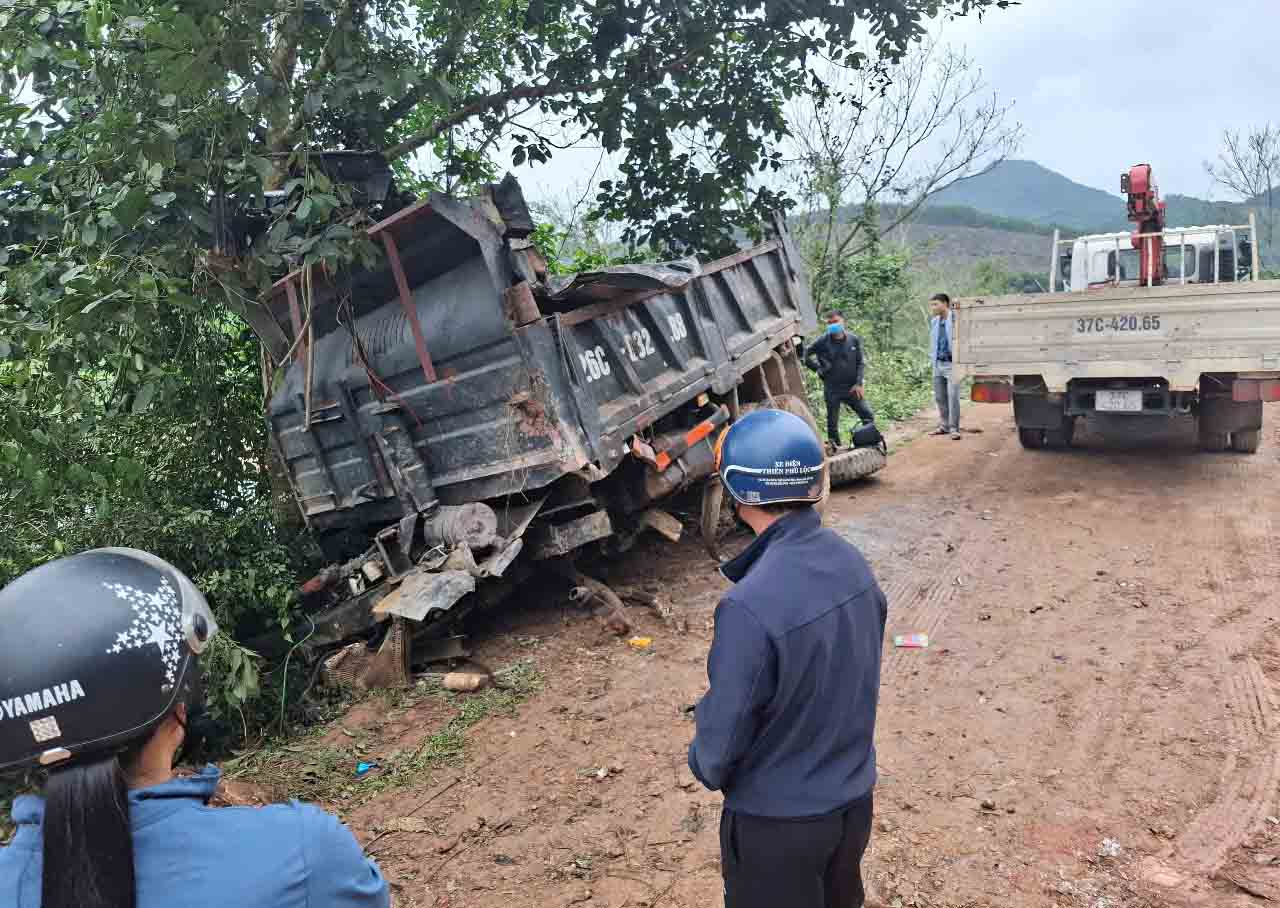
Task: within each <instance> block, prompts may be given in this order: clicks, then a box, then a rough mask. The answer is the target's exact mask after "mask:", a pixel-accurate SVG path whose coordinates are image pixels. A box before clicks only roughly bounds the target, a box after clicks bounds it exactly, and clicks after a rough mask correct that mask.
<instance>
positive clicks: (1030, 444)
mask: <svg viewBox="0 0 1280 908" xmlns="http://www.w3.org/2000/svg"><path fill="white" fill-rule="evenodd" d="M1018 441H1020V442H1022V446H1023V447H1024V448H1027V449H1028V450H1031V451H1038V450H1040V449H1041V448H1043V447H1044V429H1019V430H1018Z"/></svg>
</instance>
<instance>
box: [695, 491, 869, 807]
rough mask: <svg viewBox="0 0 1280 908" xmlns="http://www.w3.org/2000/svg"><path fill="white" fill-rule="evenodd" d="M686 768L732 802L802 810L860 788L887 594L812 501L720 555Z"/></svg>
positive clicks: (836, 802)
mask: <svg viewBox="0 0 1280 908" xmlns="http://www.w3.org/2000/svg"><path fill="white" fill-rule="evenodd" d="M722 570H723V572H724V575H725V576H726V577H728V578H729V579H730V580H732V581H734V583H735V584H736V586H734V588H733V589H732V590H730V591H729V593H727V594H726V595H725V597H724V598H723V599H722V600H721V601H720V604H719V606H717V608H716V621H715V625H716V626H715V639H714V640H713V641H712V644H711V653H710V655H709V656H708V657H707V675H708V677H709V679H710V682H711V686H710V689H709V690H708V691H707V693H706V696H704V697H703V698H702V700H701V701H700V702H699V703H698V708H697V713H696V716H697V733H696V735H695V736H694V739H693V743H692V744H691V745H690V746H689V768H690V769H691V770H692V771H693V774H694V775H695V776H697V777H698V780H699V781H701V782H702V784H703V785H705V786H706V787H707V788H710V789H711V790H712V791H716V790H720V791H723V792H724V799H725V806H726V807H727V808H729V809H730V810H736V811H739V812H741V813H746V814H752V815H755V816H761V817H785V818H797V817H811V816H820V815H823V814H827V813H831V812H833V811H836V810H839V809H841V808H843V807H845V806H847V805H849V804H851V803H853V802H854V801H857V800H859V799H861V798H863V797H864V796H866V795H867V794H868V793H869V792H870V791H871V789H872V788H873V787H874V786H875V782H876V751H875V744H874V741H873V738H874V734H875V724H876V701H877V698H878V697H879V693H880V652H881V647H882V646H883V644H884V626H885V619H886V617H887V603H886V602H885V598H884V593H882V592H881V591H880V587H879V586H878V585H877V584H876V580H875V577H873V576H872V574H871V569H870V567H868V565H867V562H866V560H865V559H864V558H863V557H862V554H861V553H860V552H859V551H858V550H857V549H856V548H854V547H853V546H852V545H850V544H849V543H848V542H846V541H845V540H844V539H842V538H841V537H840V536H838V535H837V534H836V533H834V532H833V531H831V530H829V529H826V528H824V527H823V526H822V521H821V518H820V517H819V515H818V513H817V512H816V511H813V510H811V509H810V510H802V511H799V512H797V513H794V514H790V515H788V516H786V517H783V518H782V519H781V520H779V521H777V522H776V523H774V524H773V525H772V526H770V527H769V529H767V530H766V531H765V532H764V533H762V534H761V535H760V536H759V538H757V539H756V540H755V542H753V543H752V544H751V545H750V546H749V547H748V548H747V549H746V551H744V552H743V553H742V554H741V555H739V556H738V557H737V558H735V559H733V560H732V561H730V562H729V563H728V564H726V565H724V567H723V568H722Z"/></svg>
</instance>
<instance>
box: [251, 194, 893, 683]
mask: <svg viewBox="0 0 1280 908" xmlns="http://www.w3.org/2000/svg"><path fill="white" fill-rule="evenodd" d="M773 226H774V231H775V236H774V237H773V238H772V239H770V240H768V241H767V242H765V243H763V244H761V245H758V246H756V247H754V248H751V249H747V250H744V251H741V252H739V253H737V254H734V255H731V256H729V257H727V258H724V259H721V260H719V261H717V262H713V263H710V264H707V265H700V264H699V263H698V262H697V261H696V260H693V259H687V260H683V261H678V262H672V263H667V264H661V265H628V266H621V267H614V268H607V269H602V270H600V271H597V272H591V273H584V274H577V275H574V276H572V277H569V278H564V277H554V276H551V275H549V274H548V271H547V266H546V262H545V261H544V260H543V259H542V257H541V255H540V254H539V253H538V251H537V249H536V248H535V247H534V245H533V243H532V242H531V241H530V239H529V236H530V234H531V233H532V231H533V228H534V224H533V221H532V218H531V217H530V214H529V211H528V208H527V207H526V205H525V202H524V199H523V196H522V194H521V192H520V188H519V186H518V184H517V183H516V181H515V180H514V178H512V177H507V178H506V179H505V180H504V181H503V182H502V183H500V184H497V185H494V186H490V187H488V189H487V190H486V191H485V192H484V193H482V194H481V196H480V197H479V198H476V199H472V200H468V201H458V200H456V199H453V198H450V197H448V196H445V195H440V194H432V195H431V196H430V197H428V198H427V199H425V200H423V201H420V202H418V203H416V204H412V205H410V206H409V207H406V208H403V209H401V210H399V211H397V212H395V213H394V214H392V215H390V216H389V217H387V218H386V219H384V220H383V221H381V222H380V223H378V224H376V225H374V226H373V227H371V228H370V229H369V231H368V235H369V238H370V239H371V240H373V241H374V242H375V243H377V244H379V245H380V246H381V247H382V249H383V250H384V252H385V260H384V262H383V265H382V267H380V268H378V269H372V270H370V269H350V270H345V271H343V272H340V273H337V274H322V273H321V272H320V271H319V269H315V268H313V269H312V271H311V273H307V272H304V271H301V270H299V271H295V272H293V273H291V274H289V275H287V276H286V277H284V278H283V279H281V280H280V281H278V282H277V283H276V284H275V285H274V286H273V287H272V289H271V291H270V293H269V294H268V295H267V296H266V298H265V299H264V300H263V301H262V302H261V303H260V304H258V305H257V306H256V307H255V308H254V309H253V310H251V311H250V312H249V313H247V314H246V317H247V318H248V320H249V321H250V323H251V325H252V326H253V328H254V330H255V332H256V333H257V334H258V336H259V338H260V339H261V340H262V343H263V347H264V350H265V352H266V356H265V359H266V360H268V362H269V367H268V372H269V375H268V382H269V387H270V388H271V393H270V397H269V400H268V403H267V414H266V418H267V429H268V434H269V437H270V441H271V444H272V446H273V447H274V449H275V453H276V455H277V457H278V459H279V463H280V464H281V466H282V468H283V472H284V475H285V476H286V477H287V478H288V482H289V485H290V488H291V490H292V492H293V495H294V497H295V499H296V502H297V507H298V509H299V511H300V512H301V514H302V516H303V518H304V519H305V521H306V524H307V526H308V528H309V529H310V531H311V532H312V533H313V534H314V536H315V538H316V539H317V541H318V542H319V544H320V547H321V549H322V551H323V552H324V554H325V556H326V558H327V559H329V560H331V562H332V563H331V564H330V565H329V566H328V567H326V568H325V569H324V570H323V571H321V572H320V573H319V574H318V575H317V576H315V577H314V578H312V579H311V580H309V581H308V582H307V583H306V584H305V585H304V586H303V587H302V590H301V594H302V606H303V609H304V611H306V612H307V613H308V614H309V615H310V621H311V622H312V623H313V626H310V627H309V626H308V624H307V623H306V622H304V623H303V625H302V627H301V628H300V629H299V631H300V634H299V636H300V637H301V636H305V637H306V641H305V643H304V644H302V647H303V651H304V652H306V653H307V654H308V655H310V656H312V657H318V656H320V655H322V654H324V653H325V652H326V651H329V650H332V649H333V648H334V647H335V646H337V645H339V644H343V643H348V642H349V641H352V640H355V641H356V643H355V644H350V643H348V646H347V647H346V648H344V649H342V650H341V651H339V652H338V653H337V654H336V655H333V656H330V657H329V660H328V664H329V667H330V668H331V669H332V674H333V675H334V676H336V677H339V678H345V679H347V680H357V681H358V680H360V679H361V678H362V677H363V678H364V680H365V682H366V683H370V684H372V683H386V682H385V678H399V679H401V680H403V678H404V677H405V675H406V673H407V670H408V663H409V661H410V659H411V658H412V650H413V642H414V638H415V637H416V638H417V645H418V646H419V647H420V648H421V650H420V652H419V656H420V657H425V660H424V659H420V660H419V661H426V660H430V659H433V658H439V657H446V656H452V655H460V654H461V650H460V648H459V647H458V645H457V641H456V638H448V637H447V633H448V631H447V630H446V629H447V628H448V627H450V626H451V625H453V624H454V623H455V622H454V621H452V620H450V619H453V618H456V617H459V616H461V615H462V614H464V613H465V612H467V611H469V610H471V609H473V608H475V607H477V606H484V605H488V604H492V603H495V602H497V601H499V600H500V599H501V598H503V597H504V596H505V595H507V594H509V593H510V592H511V590H512V589H514V587H515V586H516V584H518V583H520V582H521V581H523V580H525V579H527V578H528V577H529V576H530V575H531V573H532V572H533V571H534V570H535V569H536V568H538V567H540V566H543V567H550V568H552V569H553V570H555V571H558V572H559V573H561V574H563V575H565V576H567V577H568V578H569V579H570V581H571V583H572V584H573V585H574V592H573V596H574V598H576V599H577V600H579V601H581V602H595V603H597V605H598V606H599V610H600V611H602V612H603V615H602V617H605V618H606V621H607V623H609V625H610V626H611V627H613V628H614V629H615V630H619V631H620V632H625V627H626V624H627V622H626V619H625V617H624V616H623V615H622V613H621V611H620V609H619V608H618V606H619V605H620V602H619V600H618V598H617V597H616V596H615V595H614V594H613V593H612V591H610V590H609V589H608V587H606V586H604V585H603V584H601V583H599V582H598V581H595V580H593V579H591V578H589V577H586V576H584V575H583V574H581V573H580V572H579V571H578V570H577V568H576V567H575V565H574V562H573V558H574V556H575V555H576V554H578V553H579V552H581V551H582V550H583V549H584V548H585V547H588V546H592V547H597V548H604V550H605V551H621V550H625V549H626V548H627V547H629V546H630V545H631V544H632V543H633V541H634V539H635V538H636V536H637V535H638V534H639V533H640V532H642V531H644V530H645V529H647V528H652V529H654V530H656V531H657V532H659V533H661V534H663V535H664V536H667V537H668V538H670V539H672V540H676V539H678V538H679V537H680V535H681V532H682V526H681V524H680V522H679V521H678V520H677V519H676V518H674V517H673V516H671V515H670V514H668V513H666V512H665V511H662V510H661V509H660V508H659V503H660V502H661V501H662V500H663V499H664V498H667V497H668V496H670V495H672V494H674V493H676V492H679V491H681V490H684V489H688V488H690V487H696V486H697V485H699V484H701V485H702V486H703V502H702V521H701V522H702V532H703V536H704V539H705V540H706V541H707V544H708V546H709V548H710V549H711V550H712V552H713V554H714V549H715V542H716V534H717V530H718V527H719V525H720V522H721V519H722V513H721V511H722V494H721V490H720V485H719V483H718V482H717V481H715V480H714V479H712V480H711V481H709V482H708V481H707V480H708V478H709V477H713V474H714V459H715V458H714V444H715V441H716V438H717V437H718V435H719V432H720V430H721V429H722V427H723V426H725V425H726V424H728V423H729V422H731V421H732V420H733V419H735V418H737V417H738V416H739V415H740V414H741V413H742V412H743V411H744V409H746V408H748V407H751V408H754V407H759V406H774V407H780V408H785V409H789V410H792V411H794V412H797V413H800V414H801V415H802V416H804V417H805V418H806V419H808V420H809V421H810V423H811V424H813V417H812V415H811V414H810V413H809V410H808V407H807V405H806V404H805V402H804V383H803V377H802V374H801V368H800V361H799V358H798V355H797V350H798V345H797V341H798V340H800V338H801V336H802V335H803V334H804V332H806V331H808V330H812V329H813V328H815V327H816V321H817V320H816V316H815V312H814V308H813V303H812V301H811V299H810V296H809V291H808V286H807V282H806V278H805V274H804V270H803V264H802V262H801V259H800V256H799V254H798V252H797V251H796V249H795V247H794V246H793V245H792V243H791V240H790V238H789V236H788V234H787V232H786V227H785V223H784V222H783V221H782V219H781V218H780V217H779V218H777V219H775V221H774V225H773ZM871 460H874V458H872V459H871ZM871 460H865V461H860V462H865V463H866V464H867V467H866V468H865V472H873V471H874V470H875V469H878V468H879V466H881V465H882V464H883V460H882V459H881V460H880V461H878V462H876V463H872V462H871ZM433 637H435V638H437V639H435V640H432V638H433ZM440 638H445V639H440ZM378 641H381V642H378ZM366 644H368V645H369V646H368V648H367V649H365V648H363V647H365V646H366ZM375 649H376V652H377V654H378V655H377V656H374V655H373V654H374V651H375ZM357 654H359V655H362V656H363V657H365V662H368V663H375V662H381V664H382V672H381V674H382V676H384V680H382V681H377V682H375V681H370V680H369V678H368V677H367V676H368V670H367V666H366V667H361V665H362V663H361V662H360V660H359V659H355V658H354V656H355V655H357ZM344 662H345V663H346V664H347V667H346V668H343V663H344Z"/></svg>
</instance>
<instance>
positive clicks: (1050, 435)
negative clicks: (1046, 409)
mask: <svg viewBox="0 0 1280 908" xmlns="http://www.w3.org/2000/svg"><path fill="white" fill-rule="evenodd" d="M1075 436H1076V421H1075V417H1072V416H1067V417H1064V418H1063V420H1062V428H1061V429H1045V431H1044V444H1045V447H1047V448H1069V447H1071V440H1072V439H1073V438H1075Z"/></svg>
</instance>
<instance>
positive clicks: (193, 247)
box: [0, 0, 1010, 703]
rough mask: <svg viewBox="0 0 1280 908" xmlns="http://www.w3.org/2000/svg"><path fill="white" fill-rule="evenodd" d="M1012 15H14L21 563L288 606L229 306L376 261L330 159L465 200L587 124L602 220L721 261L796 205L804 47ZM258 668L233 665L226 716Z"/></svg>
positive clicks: (96, 4) (810, 49)
mask: <svg viewBox="0 0 1280 908" xmlns="http://www.w3.org/2000/svg"><path fill="white" fill-rule="evenodd" d="M1009 5H1010V0H868V2H861V3H857V4H843V5H841V4H830V3H825V2H819V0H799V2H797V3H791V4H779V3H775V2H772V0H768V2H765V3H763V4H761V3H757V2H755V0H750V2H748V0H680V2H673V0H611V2H607V3H587V4H582V3H576V2H575V3H570V2H565V0H461V2H453V3H436V2H432V0H236V2H232V3H226V2H214V0H184V2H182V3H159V2H155V0H18V2H15V3H9V4H5V5H0V411H2V412H3V415H4V418H5V420H6V425H7V430H8V431H7V433H6V435H5V438H4V441H3V444H2V445H0V454H2V456H3V458H4V466H3V469H4V470H5V471H6V472H5V474H4V478H5V480H6V482H7V484H8V486H9V491H8V492H7V493H6V494H5V495H4V497H3V498H0V501H2V502H3V512H2V513H0V516H3V518H4V519H5V521H6V524H7V525H9V526H18V527H22V528H24V529H23V530H22V531H21V532H19V533H16V534H15V537H14V538H12V539H9V540H6V541H5V542H4V544H3V545H4V548H3V550H2V551H3V554H2V555H0V570H3V571H4V572H5V574H12V573H13V572H16V571H18V570H21V569H23V568H25V567H27V566H29V565H31V564H34V563H38V562H39V561H41V560H43V559H46V558H48V557H52V556H53V555H56V554H58V553H59V552H61V551H71V550H75V549H78V548H83V547H86V546H89V545H97V544H103V543H107V542H115V543H123V542H132V543H134V544H146V545H148V546H150V547H152V548H155V549H156V550H157V551H159V553H160V554H162V555H168V556H171V557H172V558H173V559H174V560H175V561H177V562H178V563H179V565H180V566H182V567H183V568H185V569H187V570H189V571H191V572H192V573H193V574H195V575H196V576H197V578H198V579H200V580H201V581H202V582H203V583H205V584H206V585H207V586H209V587H210V589H211V591H212V592H214V594H215V598H216V599H217V600H218V607H219V609H220V610H221V611H223V613H224V614H225V615H226V616H227V617H228V618H229V619H230V620H229V626H231V627H233V628H235V629H247V628H249V627H251V626H252V625H254V624H255V623H258V624H261V623H262V622H263V621H265V620H268V619H273V618H274V619H276V620H278V619H279V617H280V614H282V610H283V609H286V608H287V607H288V600H289V594H288V592H287V585H284V579H285V578H286V577H287V576H288V573H289V571H290V570H291V569H292V566H293V565H294V564H295V561H294V560H293V559H294V558H295V556H294V554H293V553H292V551H291V549H290V548H289V546H290V545H291V542H292V540H290V539H288V538H287V537H286V536H284V535H282V532H281V530H280V527H279V525H278V522H277V521H274V520H273V519H272V515H271V513H270V505H269V502H270V496H271V488H270V483H269V482H268V480H267V474H266V472H265V470H264V467H263V465H264V464H266V463H267V462H268V460H269V458H270V456H271V455H270V454H269V453H268V451H267V450H266V446H265V440H264V437H263V433H262V422H261V403H262V400H261V396H262V387H261V383H260V380H259V378H258V374H259V372H258V370H259V362H258V359H257V355H258V354H257V353H256V352H255V351H256V347H255V346H254V345H253V344H252V342H251V341H249V340H248V339H247V338H245V337H243V336H242V335H241V331H240V328H241V325H240V323H239V322H238V321H237V320H236V318H235V317H234V315H233V314H234V313H243V312H245V311H247V308H248V307H249V306H250V305H251V304H252V302H253V301H254V300H255V299H256V298H257V297H258V295H259V294H260V293H261V291H262V290H263V288H264V287H266V286H267V285H269V283H270V282H271V281H272V280H274V279H276V278H278V277H279V276H280V274H282V273H283V272H284V271H285V270H286V269H288V268H290V267H295V266H299V265H302V266H311V265H321V266H324V267H328V268H338V267H345V266H347V265H349V264H351V263H353V262H360V261H368V260H369V259H371V258H372V257H373V256H375V255H376V250H374V248H373V246H372V244H370V243H369V242H368V240H367V238H366V237H365V235H364V228H365V227H366V226H367V225H368V224H369V222H370V220H371V218H373V217H376V216H378V215H379V214H380V213H381V210H380V208H379V206H378V205H377V204H374V203H372V202H371V201H370V200H369V199H368V198H367V197H365V196H363V195H361V193H359V192H357V191H355V190H354V189H353V188H352V187H351V186H350V185H349V184H348V183H346V182H343V181H337V180H335V179H332V178H331V177H332V174H331V173H329V172H328V171H326V170H325V169H324V168H322V167H320V166H318V164H317V158H316V152H317V151H319V150H325V149H335V148H336V149H348V150H356V151H372V152H379V153H381V154H382V155H384V156H385V158H386V159H388V160H390V161H391V162H392V164H393V167H394V168H395V169H396V172H397V174H398V175H399V177H400V179H401V180H402V181H403V182H404V184H405V185H406V186H407V187H409V188H412V189H414V190H421V189H425V188H437V189H455V188H463V187H466V186H468V185H470V184H472V183H474V182H476V181H480V180H485V179H489V178H491V177H492V176H493V175H495V174H496V173H498V172H500V170H501V169H502V166H503V164H505V163H506V162H504V161H502V160H501V156H500V155H499V153H498V152H499V149H505V148H509V149H510V150H511V151H510V154H511V160H510V163H511V164H513V165H515V166H520V165H522V164H524V163H526V162H541V161H545V160H547V159H548V158H549V157H550V156H551V155H553V154H554V153H555V150H556V147H557V143H558V141H559V139H558V138H557V137H558V136H563V135H568V136H569V140H570V141H572V140H575V139H579V138H584V137H586V138H590V139H591V140H593V141H594V142H595V143H597V144H599V145H602V146H603V147H604V148H605V149H606V150H608V151H610V152H614V153H617V154H618V155H619V157H620V159H621V163H620V166H619V174H620V175H619V177H618V178H617V179H615V180H612V181H609V182H607V183H603V184H601V187H600V190H599V192H598V194H597V196H596V198H595V199H594V200H593V202H592V207H593V210H592V214H593V216H594V217H596V218H597V219H603V220H605V221H609V222H613V223H622V224H625V225H626V226H625V227H624V229H623V235H622V237H621V239H622V241H623V243H624V244H626V245H628V246H633V245H637V244H645V243H648V244H651V245H653V246H655V247H659V248H663V249H674V250H681V251H683V250H695V249H696V250H706V251H711V252H716V251H722V250H723V249H725V248H726V247H727V246H729V245H731V244H732V241H733V239H734V237H735V236H736V235H737V233H738V232H739V231H743V230H746V231H751V230H753V229H754V228H755V225H756V224H757V223H759V221H760V216H761V214H763V213H764V212H766V211H769V210H771V209H774V208H777V207H779V206H782V205H785V203H786V200H785V199H784V198H783V196H782V195H781V194H780V193H779V192H777V191H774V190H771V189H767V188H766V189H757V190H754V191H751V190H749V189H748V186H749V183H750V179H749V178H750V177H752V176H753V175H754V174H756V173H758V172H760V171H762V170H765V169H770V168H776V167H778V166H780V165H779V161H780V155H781V152H780V151H779V150H778V147H779V143H780V141H781V139H782V137H783V136H784V135H785V133H786V129H787V125H786V121H785V118H784V116H783V105H784V102H785V100H786V99H787V98H790V97H796V96H799V95H803V94H806V93H818V94H822V93H823V92H825V91H826V86H825V85H824V83H823V82H822V81H821V79H819V78H816V77H815V76H814V74H813V72H812V69H811V67H810V65H809V64H810V63H811V61H812V60H814V59H816V58H818V57H819V56H821V57H826V58H830V59H836V60H839V61H842V62H843V64H844V65H846V66H849V67H854V68H856V67H858V66H861V65H862V64H863V62H864V61H865V60H867V59H868V58H872V57H874V58H875V59H895V58H897V57H900V56H901V55H902V54H904V53H905V52H906V50H907V49H908V47H909V46H910V45H911V43H912V42H913V41H916V40H918V39H920V37H921V36H922V35H923V34H924V30H925V28H926V26H927V24H928V22H929V20H930V19H931V18H934V17H938V16H944V15H965V14H969V13H979V14H980V13H982V12H983V11H984V10H987V9H991V8H1002V7H1006V6H1009ZM855 32H856V33H857V34H859V35H861V34H867V35H871V36H872V37H871V38H870V39H869V40H868V41H867V42H865V48H864V42H862V41H861V40H860V39H856V38H855ZM544 123H550V124H552V126H553V127H554V128H555V133H554V134H549V133H548V132H547V131H546V130H545V128H544V127H543V125H542V124H544ZM504 154H505V152H504ZM252 223H256V224H258V225H259V228H253V229H251V227H250V224H252ZM0 579H5V578H3V577H0ZM246 632H247V631H246ZM233 652H236V653H239V651H238V650H235V651H233ZM250 664H251V662H246V659H245V657H244V655H243V653H240V655H239V656H235V655H228V656H227V660H226V666H225V668H226V670H227V672H228V674H227V675H226V678H227V679H228V682H227V684H226V685H224V690H225V691H226V692H227V694H228V696H227V702H228V703H236V702H238V701H242V700H243V699H244V698H245V697H247V696H248V695H249V694H250V693H251V687H252V684H251V679H250V674H251V672H250V670H249V669H247V668H246V665H250Z"/></svg>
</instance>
